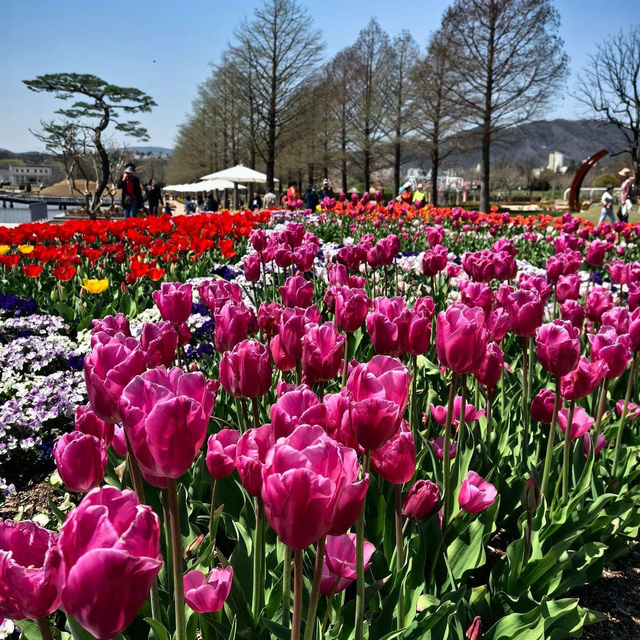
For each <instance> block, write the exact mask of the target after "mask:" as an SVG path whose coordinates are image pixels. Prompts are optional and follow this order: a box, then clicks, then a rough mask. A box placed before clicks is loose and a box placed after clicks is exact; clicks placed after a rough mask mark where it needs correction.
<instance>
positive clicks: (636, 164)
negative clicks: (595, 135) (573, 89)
mask: <svg viewBox="0 0 640 640" xmlns="http://www.w3.org/2000/svg"><path fill="white" fill-rule="evenodd" d="M590 59H591V65H590V66H589V67H588V68H586V69H585V70H584V71H583V73H582V75H581V77H580V79H579V81H578V91H577V96H576V97H577V98H578V99H579V100H580V101H581V102H582V103H583V104H585V105H586V106H587V107H588V108H589V110H590V111H591V112H592V114H594V115H595V117H596V119H597V120H599V121H600V122H601V123H602V124H613V125H615V126H616V127H617V128H618V129H619V130H620V132H621V133H622V135H623V136H624V138H625V140H626V142H627V144H626V147H625V148H624V149H620V150H616V152H617V153H627V154H629V156H630V158H631V163H632V165H633V172H634V174H635V176H636V180H635V182H636V186H640V25H637V26H634V27H632V28H630V29H628V30H626V31H624V30H623V31H620V33H618V35H617V36H615V37H608V38H607V39H606V40H605V41H604V42H602V44H600V45H599V46H598V48H597V50H596V52H595V53H594V54H593V55H591V56H590ZM617 153H615V155H617Z"/></svg>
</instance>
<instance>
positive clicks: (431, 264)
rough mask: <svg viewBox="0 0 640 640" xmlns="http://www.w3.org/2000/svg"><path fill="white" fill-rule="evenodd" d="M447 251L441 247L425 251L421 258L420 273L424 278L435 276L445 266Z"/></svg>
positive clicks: (437, 246)
mask: <svg viewBox="0 0 640 640" xmlns="http://www.w3.org/2000/svg"><path fill="white" fill-rule="evenodd" d="M448 253H449V252H448V251H447V248H446V247H443V246H442V245H436V246H434V247H433V249H427V251H425V252H424V254H423V256H422V273H423V274H424V275H425V276H435V275H437V274H438V273H440V272H441V271H443V270H444V268H445V267H446V266H447V259H448V258H447V256H448Z"/></svg>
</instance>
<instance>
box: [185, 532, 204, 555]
mask: <svg viewBox="0 0 640 640" xmlns="http://www.w3.org/2000/svg"><path fill="white" fill-rule="evenodd" d="M203 542H204V533H201V534H200V535H199V536H197V537H196V538H194V539H193V540H192V541H191V542H189V543H188V544H187V546H186V548H185V550H184V557H185V558H186V559H189V558H193V557H194V556H195V555H196V554H197V553H198V550H199V549H200V547H201V546H202V543H203Z"/></svg>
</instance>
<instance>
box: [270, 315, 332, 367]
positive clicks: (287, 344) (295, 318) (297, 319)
mask: <svg viewBox="0 0 640 640" xmlns="http://www.w3.org/2000/svg"><path fill="white" fill-rule="evenodd" d="M309 323H314V324H321V323H322V316H321V315H320V312H319V311H318V309H317V308H316V306H315V305H312V306H310V307H307V308H306V309H302V308H300V307H294V308H293V309H285V310H284V312H283V314H282V318H281V320H280V327H279V329H278V335H279V336H280V346H281V347H282V350H283V351H284V352H285V353H286V354H287V355H288V356H289V357H290V358H292V359H293V360H296V361H297V360H301V359H302V338H303V337H304V334H305V333H306V325H307V324H309Z"/></svg>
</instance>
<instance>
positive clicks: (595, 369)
mask: <svg viewBox="0 0 640 640" xmlns="http://www.w3.org/2000/svg"><path fill="white" fill-rule="evenodd" d="M608 370H609V367H608V366H607V363H606V362H605V361H604V360H597V361H595V362H589V360H587V358H585V357H584V356H581V357H580V360H579V362H578V366H577V367H576V368H575V369H574V370H573V371H570V372H569V373H568V374H567V375H566V376H563V377H562V380H561V381H560V392H561V393H562V395H563V396H564V397H565V398H566V399H567V400H579V399H580V398H586V397H587V396H588V395H591V394H592V393H593V392H594V391H595V390H596V389H597V388H598V385H599V384H600V381H601V380H602V379H603V378H604V377H605V376H606V374H607V372H608Z"/></svg>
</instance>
